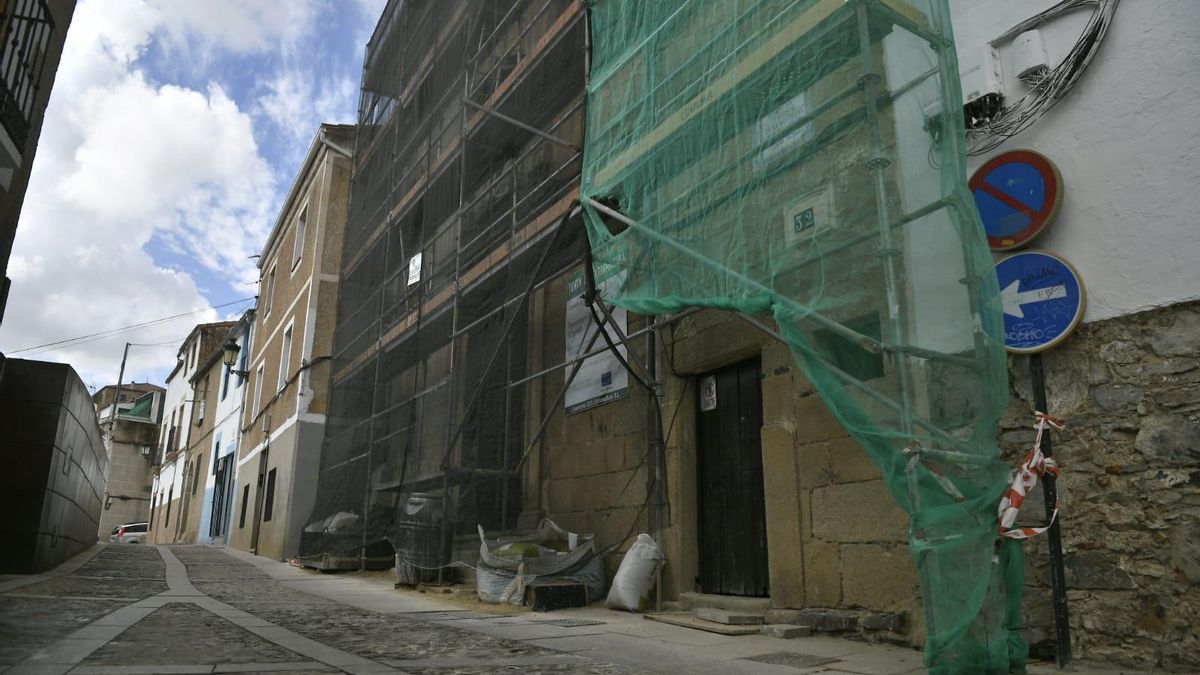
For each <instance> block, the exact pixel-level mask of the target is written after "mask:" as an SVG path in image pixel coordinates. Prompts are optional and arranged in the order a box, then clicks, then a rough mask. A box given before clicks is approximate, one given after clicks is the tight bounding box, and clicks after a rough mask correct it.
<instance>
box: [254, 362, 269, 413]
mask: <svg viewBox="0 0 1200 675" xmlns="http://www.w3.org/2000/svg"><path fill="white" fill-rule="evenodd" d="M264 368H266V364H265V363H264V364H263V365H261V366H259V367H258V370H257V371H255V373H254V412H255V413H257V412H258V411H260V410H262V381H263V369H264Z"/></svg>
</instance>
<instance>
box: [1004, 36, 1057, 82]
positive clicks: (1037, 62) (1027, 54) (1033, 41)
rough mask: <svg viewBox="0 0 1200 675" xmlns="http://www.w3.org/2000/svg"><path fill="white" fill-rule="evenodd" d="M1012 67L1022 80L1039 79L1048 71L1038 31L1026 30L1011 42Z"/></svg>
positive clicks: (1047, 62) (1044, 49)
mask: <svg viewBox="0 0 1200 675" xmlns="http://www.w3.org/2000/svg"><path fill="white" fill-rule="evenodd" d="M1012 67H1013V70H1014V71H1015V72H1016V73H1017V77H1018V78H1019V79H1022V80H1025V79H1029V78H1037V77H1040V76H1042V75H1044V74H1045V73H1046V72H1047V71H1049V70H1050V64H1049V59H1047V58H1046V43H1045V42H1044V41H1043V40H1042V34H1041V32H1040V31H1037V30H1027V31H1025V32H1024V33H1021V34H1020V35H1018V36H1017V38H1016V39H1015V40H1013V50H1012Z"/></svg>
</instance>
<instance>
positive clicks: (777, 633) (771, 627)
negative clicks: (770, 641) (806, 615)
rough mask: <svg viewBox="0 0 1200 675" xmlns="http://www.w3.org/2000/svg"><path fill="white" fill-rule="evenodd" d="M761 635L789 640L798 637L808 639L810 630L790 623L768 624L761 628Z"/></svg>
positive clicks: (810, 633)
mask: <svg viewBox="0 0 1200 675" xmlns="http://www.w3.org/2000/svg"><path fill="white" fill-rule="evenodd" d="M762 634H763V635H770V636H771V637H777V638H782V639H784V640H790V639H792V638H798V637H808V636H810V635H812V629H811V628H809V627H808V626H796V625H793V624H790V623H769V624H767V625H765V626H763V627H762Z"/></svg>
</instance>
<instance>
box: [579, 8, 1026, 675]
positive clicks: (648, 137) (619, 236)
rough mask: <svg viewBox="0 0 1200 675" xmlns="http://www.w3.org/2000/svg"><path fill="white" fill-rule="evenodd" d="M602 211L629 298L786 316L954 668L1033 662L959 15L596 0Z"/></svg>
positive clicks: (603, 243) (605, 248)
mask: <svg viewBox="0 0 1200 675" xmlns="http://www.w3.org/2000/svg"><path fill="white" fill-rule="evenodd" d="M589 6H590V10H591V35H592V64H591V75H590V81H589V85H588V120H587V142H586V150H585V157H584V170H583V187H582V196H583V201H584V211H585V214H586V218H587V223H588V234H589V237H590V238H591V242H592V246H593V249H594V255H595V260H596V265H597V266H601V265H603V266H606V267H607V266H617V267H619V268H621V269H623V270H624V271H625V282H624V285H623V286H622V287H621V288H620V289H619V291H618V292H617V293H616V294H615V295H614V296H612V297H611V298H610V299H611V300H612V301H613V302H615V303H616V304H617V305H620V306H622V307H625V308H627V309H629V310H632V311H637V312H642V313H646V314H660V313H666V312H674V311H678V310H681V309H683V308H685V307H695V306H701V307H713V308H721V309H728V310H734V311H737V312H742V313H745V314H757V315H763V316H769V317H771V318H772V319H773V320H774V321H775V323H776V324H777V326H778V329H779V333H780V334H781V335H782V336H783V337H784V339H785V340H786V341H787V343H788V344H789V346H790V347H791V350H792V353H793V354H794V355H795V358H796V361H797V362H798V364H799V365H800V367H801V369H802V370H803V372H804V374H805V375H806V376H807V377H808V378H809V379H810V380H811V381H812V382H813V383H814V384H815V385H816V387H817V390H818V391H819V392H820V394H821V396H822V398H823V399H824V401H825V402H826V404H827V405H828V407H829V409H830V410H831V411H832V412H833V413H834V414H835V415H836V416H837V418H838V419H839V420H840V421H841V423H842V424H843V425H844V426H845V428H846V429H847V430H848V431H849V432H850V433H851V434H852V435H853V436H854V437H855V438H856V439H857V440H858V441H859V442H860V443H861V444H862V445H863V446H864V447H865V448H866V449H867V450H868V452H869V453H870V454H871V457H872V458H873V459H874V461H875V463H876V464H878V466H879V468H880V469H881V471H882V473H883V476H884V479H885V480H886V482H887V484H888V486H889V488H890V490H891V493H892V495H893V496H894V497H895V499H896V501H897V502H898V503H899V504H900V505H901V506H902V507H903V508H904V509H905V511H907V512H908V514H909V515H910V517H911V522H912V528H911V537H910V547H911V550H912V552H913V555H914V556H915V558H916V562H917V566H918V569H919V571H920V576H921V581H922V589H923V591H922V592H923V596H924V602H925V622H926V625H927V630H928V634H929V638H928V643H927V645H926V660H927V664H928V665H929V666H930V668H931V670H932V671H934V672H1007V671H1009V670H1010V669H1019V668H1020V667H1022V666H1023V662H1024V653H1023V645H1022V644H1021V641H1020V639H1019V638H1017V637H1016V633H1015V629H1016V626H1017V625H1018V624H1019V622H1020V586H1021V560H1020V548H1019V545H1005V546H1004V547H1003V548H1002V549H1001V550H1000V551H999V552H997V549H996V546H995V541H996V529H997V518H996V505H997V503H998V502H999V499H1000V496H1001V494H1002V493H1003V491H1004V490H1005V487H1006V485H1005V483H1006V480H1007V478H1008V469H1007V468H1006V467H1005V465H1004V464H1003V463H1002V462H1000V461H999V459H998V458H997V453H998V451H997V448H996V445H995V442H994V441H995V439H994V434H995V430H996V426H997V420H998V419H999V416H1000V414H1001V411H1002V410H1003V408H1004V405H1005V401H1006V396H1007V382H1006V370H1005V352H1004V348H1003V342H1002V334H1001V310H1000V303H999V293H998V289H997V287H996V280H995V276H994V274H993V273H992V271H991V270H992V268H991V257H990V254H989V251H988V247H987V243H986V241H985V239H984V236H983V230H982V227H980V225H979V223H978V220H977V218H978V217H977V215H976V213H975V210H974V205H973V202H972V200H971V197H970V194H969V192H968V190H967V185H966V173H965V168H964V162H965V152H964V147H963V128H962V108H961V100H962V99H961V93H960V91H959V83H958V70H957V63H956V61H955V55H954V43H953V39H952V35H951V30H950V21H949V10H948V7H947V3H946V0H913V1H905V0H690V1H688V0H684V1H676V2H658V1H643V0H592V1H591V2H590V3H589Z"/></svg>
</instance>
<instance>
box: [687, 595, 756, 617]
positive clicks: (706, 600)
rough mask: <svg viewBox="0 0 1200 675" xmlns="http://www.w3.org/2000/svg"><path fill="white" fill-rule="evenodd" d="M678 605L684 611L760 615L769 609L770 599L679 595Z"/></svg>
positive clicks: (737, 596)
mask: <svg viewBox="0 0 1200 675" xmlns="http://www.w3.org/2000/svg"><path fill="white" fill-rule="evenodd" d="M679 604H680V605H682V606H683V608H684V609H686V610H692V609H696V608H698V607H712V608H714V609H727V610H729V611H731V612H745V613H748V614H762V613H765V612H766V611H767V609H769V608H770V607H771V599H770V598H747V597H744V596H740V595H716V594H713V593H695V592H688V593H680V594H679Z"/></svg>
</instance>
